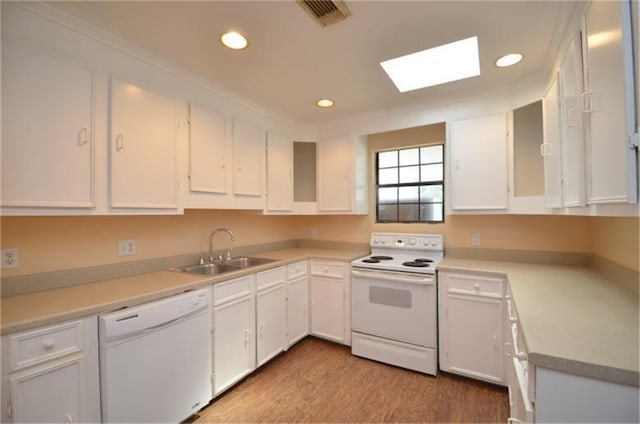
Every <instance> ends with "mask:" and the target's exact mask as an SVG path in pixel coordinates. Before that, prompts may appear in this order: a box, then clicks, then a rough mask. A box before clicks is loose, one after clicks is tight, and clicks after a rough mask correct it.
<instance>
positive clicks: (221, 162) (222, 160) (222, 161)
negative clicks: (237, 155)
mask: <svg viewBox="0 0 640 424" xmlns="http://www.w3.org/2000/svg"><path fill="white" fill-rule="evenodd" d="M220 168H222V169H224V156H220Z"/></svg>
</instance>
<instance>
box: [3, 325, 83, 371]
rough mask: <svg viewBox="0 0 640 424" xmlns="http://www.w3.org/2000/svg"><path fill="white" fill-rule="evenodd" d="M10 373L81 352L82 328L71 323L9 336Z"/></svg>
mask: <svg viewBox="0 0 640 424" xmlns="http://www.w3.org/2000/svg"><path fill="white" fill-rule="evenodd" d="M10 345H11V371H15V370H18V369H21V368H25V367H29V366H32V365H36V364H39V363H42V362H45V361H50V360H52V359H55V358H59V357H61V356H65V355H69V354H72V353H78V352H82V350H83V348H84V327H83V325H82V321H72V322H67V323H64V324H58V325H54V326H50V327H45V328H40V329H37V330H33V331H25V332H23V333H18V334H14V335H12V336H10Z"/></svg>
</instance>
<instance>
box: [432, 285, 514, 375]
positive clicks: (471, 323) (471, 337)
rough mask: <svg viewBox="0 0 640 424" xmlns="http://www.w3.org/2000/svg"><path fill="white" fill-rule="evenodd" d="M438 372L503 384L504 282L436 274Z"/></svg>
mask: <svg viewBox="0 0 640 424" xmlns="http://www.w3.org/2000/svg"><path fill="white" fill-rule="evenodd" d="M438 285H439V293H440V294H439V299H438V302H439V308H438V314H439V320H438V321H439V334H440V352H439V354H440V369H442V370H443V371H447V372H452V373H456V374H460V375H465V376H468V377H472V378H476V379H479V380H484V381H488V382H491V383H496V384H505V372H504V368H505V367H504V363H505V354H504V350H503V338H504V336H503V334H504V325H505V324H504V319H503V318H504V312H503V294H504V286H505V280H504V278H501V277H493V276H487V275H482V274H471V273H459V272H455V273H454V272H439V273H438Z"/></svg>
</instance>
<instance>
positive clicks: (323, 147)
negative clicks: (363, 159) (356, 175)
mask: <svg viewBox="0 0 640 424" xmlns="http://www.w3.org/2000/svg"><path fill="white" fill-rule="evenodd" d="M317 148H318V176H319V179H318V180H319V181H318V182H319V184H318V210H319V211H321V212H350V211H351V209H352V207H351V206H352V203H351V197H352V192H353V188H352V167H353V166H354V164H353V162H352V157H353V152H352V150H351V148H352V146H351V141H350V140H349V138H348V137H345V138H335V139H330V140H323V141H321V142H319V143H318V145H317Z"/></svg>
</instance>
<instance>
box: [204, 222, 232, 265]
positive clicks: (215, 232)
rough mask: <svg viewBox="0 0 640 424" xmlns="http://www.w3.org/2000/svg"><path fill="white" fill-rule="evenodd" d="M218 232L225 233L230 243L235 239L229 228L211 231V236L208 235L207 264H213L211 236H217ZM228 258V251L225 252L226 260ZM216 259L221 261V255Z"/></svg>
mask: <svg viewBox="0 0 640 424" xmlns="http://www.w3.org/2000/svg"><path fill="white" fill-rule="evenodd" d="M220 232H225V233H227V234H229V237H230V238H231V241H234V240H235V239H236V236H234V235H233V232H232V231H231V230H230V229H229V228H217V229H215V230H213V232H212V233H211V234H209V262H213V260H214V259H213V236H215V235H216V234H218V233H220ZM229 256H230V251H229V250H227V259H229ZM218 259H222V254H220V256H219V257H218Z"/></svg>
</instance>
